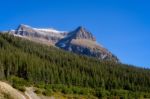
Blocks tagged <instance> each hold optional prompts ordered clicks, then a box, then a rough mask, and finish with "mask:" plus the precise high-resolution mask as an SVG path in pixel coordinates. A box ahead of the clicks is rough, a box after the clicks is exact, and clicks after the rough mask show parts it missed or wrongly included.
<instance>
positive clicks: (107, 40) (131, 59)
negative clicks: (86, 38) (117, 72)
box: [0, 0, 150, 68]
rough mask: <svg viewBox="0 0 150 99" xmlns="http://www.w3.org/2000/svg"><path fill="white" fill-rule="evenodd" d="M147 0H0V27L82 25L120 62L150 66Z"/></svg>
mask: <svg viewBox="0 0 150 99" xmlns="http://www.w3.org/2000/svg"><path fill="white" fill-rule="evenodd" d="M149 5H150V1H149V0H1V6H0V30H8V29H15V28H16V27H17V26H18V25H19V24H21V23H23V24H28V25H31V26H33V27H53V28H56V29H59V30H73V29H75V28H76V27H77V26H81V25H82V26H84V27H86V28H87V29H88V30H89V31H91V32H92V33H93V34H94V35H95V37H96V38H97V41H98V42H99V43H101V44H102V45H103V46H104V47H106V48H107V49H109V50H110V51H111V52H112V53H114V54H115V55H116V56H118V58H119V59H120V60H121V62H123V63H127V64H133V65H136V66H142V67H146V68H147V67H149V68H150V6H149Z"/></svg>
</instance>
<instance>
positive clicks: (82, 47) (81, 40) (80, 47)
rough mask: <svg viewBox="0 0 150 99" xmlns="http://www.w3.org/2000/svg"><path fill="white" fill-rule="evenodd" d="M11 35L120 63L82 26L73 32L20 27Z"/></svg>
mask: <svg viewBox="0 0 150 99" xmlns="http://www.w3.org/2000/svg"><path fill="white" fill-rule="evenodd" d="M10 33H11V34H14V35H16V36H21V37H26V38H30V39H31V40H34V41H38V42H44V43H46V44H49V43H51V45H53V46H56V47H58V48H61V49H64V50H66V51H71V52H74V53H77V54H81V55H86V56H90V57H96V58H98V59H100V60H108V61H115V62H118V61H119V60H118V58H117V57H116V56H115V55H113V54H112V53H111V52H109V51H108V50H107V49H106V48H104V47H102V46H101V45H100V44H98V43H97V42H96V39H95V37H94V36H93V35H92V33H91V32H89V31H87V30H86V29H85V28H83V27H81V26H80V27H78V28H77V29H75V30H74V31H71V32H62V31H57V30H54V29H51V28H50V29H39V28H32V27H30V26H27V25H20V26H19V27H18V28H17V29H16V30H15V31H10Z"/></svg>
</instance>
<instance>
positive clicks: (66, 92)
mask: <svg viewBox="0 0 150 99" xmlns="http://www.w3.org/2000/svg"><path fill="white" fill-rule="evenodd" d="M62 93H64V94H72V93H73V91H72V89H71V88H68V87H64V88H63V89H62Z"/></svg>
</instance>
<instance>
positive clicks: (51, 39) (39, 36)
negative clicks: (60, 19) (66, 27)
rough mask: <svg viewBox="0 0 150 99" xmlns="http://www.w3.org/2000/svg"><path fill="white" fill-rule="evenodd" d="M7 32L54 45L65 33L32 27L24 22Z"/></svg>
mask: <svg viewBox="0 0 150 99" xmlns="http://www.w3.org/2000/svg"><path fill="white" fill-rule="evenodd" d="M9 33H11V34H15V35H16V36H21V37H25V38H27V39H30V40H33V41H37V42H41V43H45V44H48V45H54V44H55V43H56V42H58V40H60V39H62V38H64V36H65V35H66V34H65V32H63V31H57V30H55V29H52V28H46V29H40V28H32V27H30V26H28V25H24V24H21V25H19V26H18V28H17V29H16V30H11V31H9Z"/></svg>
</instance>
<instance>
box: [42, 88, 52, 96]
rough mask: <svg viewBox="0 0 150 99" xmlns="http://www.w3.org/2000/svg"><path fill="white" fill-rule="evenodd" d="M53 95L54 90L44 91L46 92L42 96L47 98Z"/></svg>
mask: <svg viewBox="0 0 150 99" xmlns="http://www.w3.org/2000/svg"><path fill="white" fill-rule="evenodd" d="M52 93H53V91H52V89H49V90H44V91H43V92H42V94H43V95H45V96H51V95H52Z"/></svg>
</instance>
